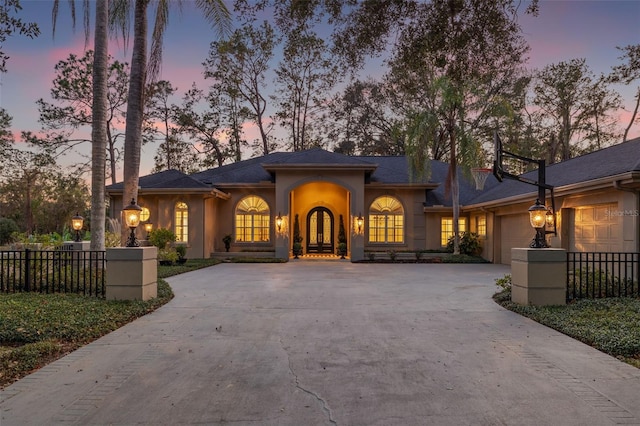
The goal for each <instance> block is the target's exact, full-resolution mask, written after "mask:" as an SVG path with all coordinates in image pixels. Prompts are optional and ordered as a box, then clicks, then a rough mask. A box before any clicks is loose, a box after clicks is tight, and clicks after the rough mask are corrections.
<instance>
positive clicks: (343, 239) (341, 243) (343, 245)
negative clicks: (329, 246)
mask: <svg viewBox="0 0 640 426" xmlns="http://www.w3.org/2000/svg"><path fill="white" fill-rule="evenodd" d="M338 254H339V255H340V259H344V258H345V256H346V254H347V234H346V233H345V231H344V221H343V220H342V215H340V228H339V231H338Z"/></svg>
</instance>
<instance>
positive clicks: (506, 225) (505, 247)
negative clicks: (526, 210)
mask: <svg viewBox="0 0 640 426" xmlns="http://www.w3.org/2000/svg"><path fill="white" fill-rule="evenodd" d="M534 236H535V230H534V229H533V228H532V227H531V224H530V223H529V215H528V214H519V215H513V216H501V217H500V262H501V263H503V264H506V265H509V264H511V249H512V248H514V247H529V244H531V240H533V237H534Z"/></svg>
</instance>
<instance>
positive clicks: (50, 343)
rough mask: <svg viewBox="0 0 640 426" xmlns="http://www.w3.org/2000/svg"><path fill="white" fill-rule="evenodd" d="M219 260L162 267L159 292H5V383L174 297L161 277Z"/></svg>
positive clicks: (0, 344) (0, 367)
mask: <svg viewBox="0 0 640 426" xmlns="http://www.w3.org/2000/svg"><path fill="white" fill-rule="evenodd" d="M218 263H220V261H219V260H216V259H189V261H187V263H186V264H184V265H174V266H159V267H158V297H157V298H154V299H151V300H148V301H146V302H142V301H113V300H110V301H107V300H104V299H98V298H95V297H86V296H81V295H76V294H40V293H14V294H0V388H3V387H5V386H7V385H9V384H11V383H13V382H14V381H16V380H18V379H20V378H21V377H24V376H26V375H27V374H29V373H30V372H32V371H34V370H36V369H38V368H41V367H43V366H44V365H46V364H48V363H50V362H52V361H55V360H56V359H58V358H60V357H62V356H64V355H65V354H67V353H69V352H71V351H73V350H75V349H77V348H79V347H81V346H83V345H86V344H87V343H90V342H92V341H94V340H96V339H97V338H99V337H101V336H104V335H105V334H108V333H110V332H111V331H113V330H116V329H118V328H120V327H122V326H123V325H125V324H127V323H128V322H131V321H133V320H134V319H136V318H139V317H141V316H143V315H146V314H147V313H149V312H152V311H154V310H155V309H157V308H159V307H160V306H162V305H164V304H165V303H167V302H168V301H169V300H171V299H172V298H173V291H172V290H171V287H170V286H169V284H167V282H166V281H164V280H163V279H162V278H166V277H169V276H172V275H176V274H181V273H184V272H188V271H192V270H195V269H200V268H204V267H207V266H212V265H216V264H218Z"/></svg>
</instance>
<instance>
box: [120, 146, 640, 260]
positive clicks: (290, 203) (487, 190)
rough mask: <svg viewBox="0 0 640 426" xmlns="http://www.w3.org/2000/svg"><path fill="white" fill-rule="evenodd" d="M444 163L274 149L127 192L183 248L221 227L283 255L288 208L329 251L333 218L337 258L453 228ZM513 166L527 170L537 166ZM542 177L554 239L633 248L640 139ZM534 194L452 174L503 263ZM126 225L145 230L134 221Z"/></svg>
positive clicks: (289, 225) (408, 243) (521, 243)
mask: <svg viewBox="0 0 640 426" xmlns="http://www.w3.org/2000/svg"><path fill="white" fill-rule="evenodd" d="M447 168H448V165H447V164H446V163H442V162H437V161H431V164H430V174H429V178H428V179H424V180H417V179H414V178H412V176H410V168H409V166H408V162H407V159H406V158H405V157H402V156H398V157H377V156H345V155H341V154H337V153H333V152H329V151H325V150H323V149H319V148H316V149H311V150H307V151H301V152H276V153H272V154H269V155H265V156H262V157H257V158H252V159H248V160H244V161H241V162H238V163H233V164H229V165H225V166H222V167H218V168H214V169H210V170H206V171H203V172H199V173H195V174H192V175H186V174H184V173H181V172H179V171H176V170H168V171H164V172H160V173H156V174H151V175H148V176H142V177H141V178H140V183H139V198H138V200H136V201H137V203H138V204H139V205H140V206H141V207H143V208H144V209H145V212H148V219H147V220H148V221H150V222H152V223H153V226H154V228H158V227H160V228H169V229H172V230H173V231H174V232H175V233H176V235H177V236H178V240H179V241H180V242H182V243H185V244H187V246H188V247H189V249H188V252H187V256H188V257H191V258H200V257H210V256H212V255H216V254H217V253H219V252H224V251H225V248H224V244H223V237H224V236H225V235H231V236H232V244H231V249H230V250H231V251H232V252H244V253H248V252H262V253H273V256H275V257H278V258H285V259H287V258H289V257H290V256H291V249H292V244H293V232H294V222H295V218H296V216H297V217H298V223H299V229H300V233H301V236H302V238H303V249H304V253H305V254H307V253H310V254H318V255H322V254H335V253H336V248H337V244H338V232H339V224H340V220H342V222H343V224H344V227H345V229H346V230H347V232H346V234H347V248H348V257H349V258H350V259H351V260H352V261H357V260H361V259H364V258H365V251H387V250H392V249H393V250H396V251H415V250H425V249H440V248H442V247H444V246H445V245H446V242H447V240H448V238H449V237H450V236H451V235H452V234H453V231H452V224H453V223H452V208H451V199H450V197H448V196H447V193H446V191H445V184H444V182H445V178H446V174H447ZM523 176H525V177H528V178H529V179H533V180H535V178H536V172H535V171H533V172H530V173H528V174H525V175H523ZM546 178H547V183H548V184H551V185H553V186H554V187H555V205H556V220H557V229H558V233H557V235H556V236H551V237H550V243H551V245H552V246H553V247H563V248H565V249H567V250H570V251H635V252H637V251H638V250H639V249H640V247H639V241H640V236H639V229H640V226H639V219H640V218H639V215H638V211H639V209H640V205H639V191H640V138H638V139H634V140H631V141H628V142H625V143H622V144H619V145H615V146H612V147H609V148H605V149H602V150H600V151H597V152H593V153H590V154H587V155H583V156H581V157H576V158H573V159H571V160H568V161H565V162H562V163H557V164H553V165H550V166H548V167H547V169H546ZM122 188H123V186H122V184H121V183H118V184H115V185H111V186H108V187H107V194H108V196H109V197H110V216H111V217H114V218H118V217H120V212H121V210H122V207H123V200H122ZM536 194H537V188H536V187H534V186H531V185H527V184H525V183H522V182H518V181H515V180H505V181H504V182H498V181H497V180H496V179H495V178H494V177H493V176H489V178H488V179H487V182H486V183H485V186H484V188H483V189H482V190H477V189H476V187H475V184H474V182H473V181H472V180H471V179H468V178H465V177H464V176H462V175H461V176H460V205H461V214H460V217H461V219H460V230H461V231H472V232H476V233H478V234H479V235H480V237H481V239H482V246H483V252H482V256H483V257H485V258H486V259H488V260H490V261H492V262H495V263H507V264H508V263H510V260H511V259H510V251H511V250H510V249H511V248H512V247H526V246H528V245H529V243H530V241H531V239H532V237H533V234H534V232H533V229H532V228H531V227H530V225H529V219H528V212H527V209H528V208H529V206H531V205H532V204H533V203H534V202H535V199H536ZM127 201H130V200H127ZM546 204H547V205H550V202H549V200H547V202H546ZM137 232H138V236H139V237H140V238H144V230H142V229H139V230H137Z"/></svg>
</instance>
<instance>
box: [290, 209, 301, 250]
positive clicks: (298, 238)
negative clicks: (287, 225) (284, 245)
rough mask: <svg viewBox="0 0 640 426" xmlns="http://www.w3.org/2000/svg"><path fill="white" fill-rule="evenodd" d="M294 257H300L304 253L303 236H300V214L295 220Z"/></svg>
mask: <svg viewBox="0 0 640 426" xmlns="http://www.w3.org/2000/svg"><path fill="white" fill-rule="evenodd" d="M292 249H293V250H292V251H293V258H294V259H298V256H301V255H302V237H301V236H300V222H299V221H298V215H297V214H296V217H295V219H294V221H293V247H292Z"/></svg>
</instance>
